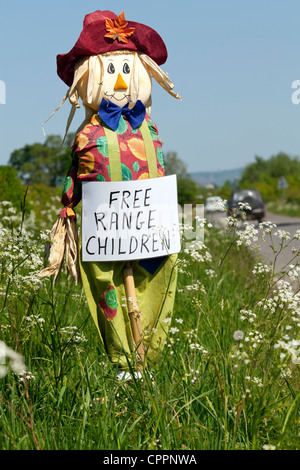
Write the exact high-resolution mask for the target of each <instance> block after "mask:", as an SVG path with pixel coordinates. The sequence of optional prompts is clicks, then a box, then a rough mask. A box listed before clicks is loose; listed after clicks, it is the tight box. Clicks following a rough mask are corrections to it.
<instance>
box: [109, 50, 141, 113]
mask: <svg viewBox="0 0 300 470" xmlns="http://www.w3.org/2000/svg"><path fill="white" fill-rule="evenodd" d="M102 63H103V77H102V83H101V85H102V93H103V96H104V98H108V99H109V100H110V101H112V102H113V103H115V104H117V105H118V106H121V107H122V106H124V105H125V104H127V103H128V101H130V100H131V94H130V92H131V90H130V81H131V75H132V70H133V55H132V54H124V55H123V54H121V55H112V54H110V55H108V56H104V57H103V58H102Z"/></svg>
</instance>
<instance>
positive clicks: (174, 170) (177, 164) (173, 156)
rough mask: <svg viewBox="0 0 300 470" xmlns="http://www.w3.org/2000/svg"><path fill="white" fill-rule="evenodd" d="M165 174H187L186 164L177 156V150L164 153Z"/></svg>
mask: <svg viewBox="0 0 300 470" xmlns="http://www.w3.org/2000/svg"><path fill="white" fill-rule="evenodd" d="M164 162H165V172H166V175H177V176H179V175H180V176H187V166H186V164H185V163H184V162H183V161H182V160H180V158H178V156H177V152H167V153H165V154H164Z"/></svg>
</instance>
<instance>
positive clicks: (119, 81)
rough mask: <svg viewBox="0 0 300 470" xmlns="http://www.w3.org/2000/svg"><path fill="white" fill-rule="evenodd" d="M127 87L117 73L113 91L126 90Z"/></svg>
mask: <svg viewBox="0 0 300 470" xmlns="http://www.w3.org/2000/svg"><path fill="white" fill-rule="evenodd" d="M127 88H128V86H127V85H126V82H125V81H124V79H123V77H122V75H121V74H120V73H119V75H118V78H117V81H116V83H115V86H114V90H127Z"/></svg>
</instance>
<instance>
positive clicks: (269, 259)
mask: <svg viewBox="0 0 300 470" xmlns="http://www.w3.org/2000/svg"><path fill="white" fill-rule="evenodd" d="M225 217H226V216H225V215H224V214H221V213H218V214H215V215H213V216H207V219H208V220H209V221H212V223H213V224H214V225H216V226H225V225H227V223H226V221H225ZM264 220H265V221H266V222H267V221H268V222H272V223H273V224H276V228H272V239H273V246H274V250H275V251H276V252H278V251H279V249H280V243H281V239H280V238H279V237H278V236H276V235H275V233H276V232H279V231H285V232H288V233H289V236H290V240H292V238H293V236H294V234H295V233H296V231H297V230H300V218H296V217H289V216H283V215H278V214H273V213H270V212H267V213H266V217H265V219H264ZM249 222H250V223H253V224H254V225H255V228H258V222H256V221H249ZM239 230H243V228H242V226H239ZM261 234H262V230H261V229H260V230H259V235H260V236H259V240H258V242H255V243H257V244H258V245H259V246H260V248H261V252H260V253H261V258H262V260H263V262H264V264H268V265H269V264H272V265H273V263H274V258H275V255H276V254H275V253H274V251H273V249H272V248H271V239H270V236H269V235H266V237H265V241H263V240H262V238H261ZM284 244H286V242H284ZM293 248H294V249H296V250H297V253H299V254H300V240H293V241H290V243H289V245H288V247H287V248H285V249H284V250H282V252H281V253H280V254H278V256H277V260H276V265H275V268H276V269H275V273H279V272H280V271H281V270H282V269H285V271H286V269H287V267H288V266H289V264H293V265H295V264H296V263H297V259H296V258H295V259H294V260H293V258H294V257H295V255H296V254H297V253H295V254H293V252H292V249H293ZM298 261H299V262H300V259H299V257H298ZM285 279H286V280H288V278H287V277H286V278H285Z"/></svg>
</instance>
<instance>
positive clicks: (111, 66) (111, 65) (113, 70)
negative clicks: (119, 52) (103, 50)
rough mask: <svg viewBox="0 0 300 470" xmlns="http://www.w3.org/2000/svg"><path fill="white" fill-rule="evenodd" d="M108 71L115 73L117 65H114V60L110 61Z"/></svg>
mask: <svg viewBox="0 0 300 470" xmlns="http://www.w3.org/2000/svg"><path fill="white" fill-rule="evenodd" d="M107 71H108V73H115V67H114V64H113V63H112V62H110V64H108V67H107Z"/></svg>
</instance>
